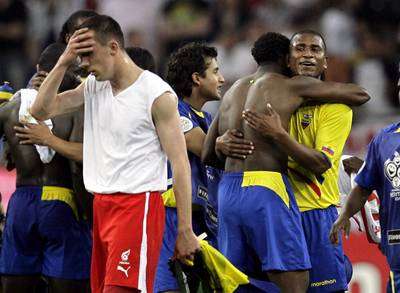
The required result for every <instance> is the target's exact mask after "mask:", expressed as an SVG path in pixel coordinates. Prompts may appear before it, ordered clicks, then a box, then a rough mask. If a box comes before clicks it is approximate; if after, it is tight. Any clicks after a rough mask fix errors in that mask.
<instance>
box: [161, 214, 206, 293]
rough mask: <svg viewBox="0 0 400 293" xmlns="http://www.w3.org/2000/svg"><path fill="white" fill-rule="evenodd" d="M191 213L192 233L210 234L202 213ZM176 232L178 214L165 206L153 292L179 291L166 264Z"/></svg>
mask: <svg viewBox="0 0 400 293" xmlns="http://www.w3.org/2000/svg"><path fill="white" fill-rule="evenodd" d="M193 214H194V216H193V218H192V222H193V231H194V233H195V234H196V235H200V234H202V233H203V232H206V233H207V235H210V233H209V231H208V230H207V225H206V223H205V220H204V213H203V212H193ZM177 233H178V215H177V212H176V208H170V207H165V228H164V236H163V242H162V246H161V253H160V259H159V261H158V266H157V272H156V278H155V282H154V292H156V293H157V292H164V291H179V286H178V281H177V280H176V278H175V277H174V275H173V274H172V272H171V270H170V268H169V265H168V262H169V259H170V258H171V257H172V256H173V255H174V250H175V242H176V236H177ZM211 240H212V239H211ZM211 242H213V241H211Z"/></svg>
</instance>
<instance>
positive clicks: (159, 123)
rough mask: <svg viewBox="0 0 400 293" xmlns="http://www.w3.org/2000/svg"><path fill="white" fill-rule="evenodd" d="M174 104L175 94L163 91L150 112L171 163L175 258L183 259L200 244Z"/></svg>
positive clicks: (187, 161) (185, 159) (187, 162)
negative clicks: (176, 226)
mask: <svg viewBox="0 0 400 293" xmlns="http://www.w3.org/2000/svg"><path fill="white" fill-rule="evenodd" d="M176 104H177V99H176V97H175V96H174V95H172V94H171V93H164V94H162V95H161V96H160V97H158V98H157V99H156V100H155V101H154V103H153V106H152V110H151V112H152V116H153V120H154V124H155V127H156V130H157V134H158V136H159V139H160V142H161V145H162V147H163V149H164V151H165V152H166V154H167V156H168V160H169V162H170V164H171V167H172V175H173V188H174V194H175V199H176V207H177V213H178V237H177V241H176V251H177V256H178V258H180V259H184V258H187V257H190V256H191V255H192V254H193V253H194V252H195V251H196V250H197V249H198V248H199V244H198V242H197V240H196V238H195V236H194V233H193V231H192V201H191V199H192V196H191V194H192V187H191V180H190V175H191V171H190V164H189V159H188V156H187V150H186V143H185V138H184V135H183V133H182V131H181V128H180V123H179V115H178V111H177V107H176Z"/></svg>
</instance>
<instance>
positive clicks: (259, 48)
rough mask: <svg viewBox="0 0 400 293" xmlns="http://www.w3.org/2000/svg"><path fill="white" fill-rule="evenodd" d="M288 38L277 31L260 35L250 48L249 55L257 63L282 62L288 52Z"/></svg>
mask: <svg viewBox="0 0 400 293" xmlns="http://www.w3.org/2000/svg"><path fill="white" fill-rule="evenodd" d="M289 43H290V41H289V39H288V38H287V37H285V36H284V35H281V34H279V33H273V32H269V33H266V34H263V35H261V36H260V37H259V38H258V39H257V40H256V41H255V42H254V45H253V48H252V49H251V55H253V58H254V60H255V61H256V62H257V64H258V65H262V64H265V63H270V62H273V63H279V62H284V61H285V59H284V58H286V56H287V55H288V54H289Z"/></svg>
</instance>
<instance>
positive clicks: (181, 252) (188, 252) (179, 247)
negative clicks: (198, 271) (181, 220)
mask: <svg viewBox="0 0 400 293" xmlns="http://www.w3.org/2000/svg"><path fill="white" fill-rule="evenodd" d="M199 250H200V244H199V240H198V239H197V237H196V235H195V234H194V233H193V230H192V229H189V230H185V231H178V235H177V238H176V244H175V254H174V258H177V259H179V260H180V261H182V262H185V261H187V260H191V261H193V259H194V255H195V254H196V252H198V251H199Z"/></svg>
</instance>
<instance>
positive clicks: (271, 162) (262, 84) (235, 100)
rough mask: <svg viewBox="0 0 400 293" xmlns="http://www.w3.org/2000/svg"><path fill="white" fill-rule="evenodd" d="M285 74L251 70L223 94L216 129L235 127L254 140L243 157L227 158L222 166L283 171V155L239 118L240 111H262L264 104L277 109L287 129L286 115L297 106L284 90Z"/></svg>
mask: <svg viewBox="0 0 400 293" xmlns="http://www.w3.org/2000/svg"><path fill="white" fill-rule="evenodd" d="M286 81H287V78H286V77H284V76H283V75H280V74H277V73H266V72H264V73H255V74H253V75H250V76H247V77H244V78H242V79H240V80H238V81H237V82H236V83H235V84H234V85H233V86H232V88H231V89H230V90H229V91H228V92H227V93H226V94H225V96H224V98H223V101H222V103H221V108H220V118H219V133H220V134H221V133H223V132H225V131H226V130H227V129H233V128H236V129H238V130H240V131H242V132H243V134H244V138H246V139H248V140H250V141H252V142H253V143H254V146H255V149H254V152H253V154H252V155H251V156H248V157H247V158H246V159H245V160H239V159H234V158H227V160H226V164H225V170H226V171H228V172H236V171H256V170H264V171H276V172H282V173H286V169H287V155H286V154H285V152H284V151H282V150H280V149H279V148H278V146H277V145H276V144H275V143H274V142H273V141H272V140H271V139H267V138H265V137H262V136H261V135H259V134H257V133H256V132H255V131H254V130H252V129H251V128H250V127H249V126H248V125H246V123H245V122H244V120H243V119H242V111H243V110H245V109H251V110H253V111H256V112H259V113H262V112H265V111H266V109H267V104H268V103H269V104H271V106H272V107H273V108H274V109H275V111H277V112H278V113H279V115H280V117H281V121H282V124H283V126H284V127H285V128H286V129H287V126H288V122H289V118H290V115H291V113H292V112H293V111H294V109H295V108H296V107H297V106H298V105H297V103H296V105H294V104H295V103H292V102H294V101H293V100H292V101H290V102H289V99H292V98H293V99H295V98H294V97H292V95H291V94H290V92H289V91H288V89H287V87H286V86H285V83H286Z"/></svg>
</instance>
